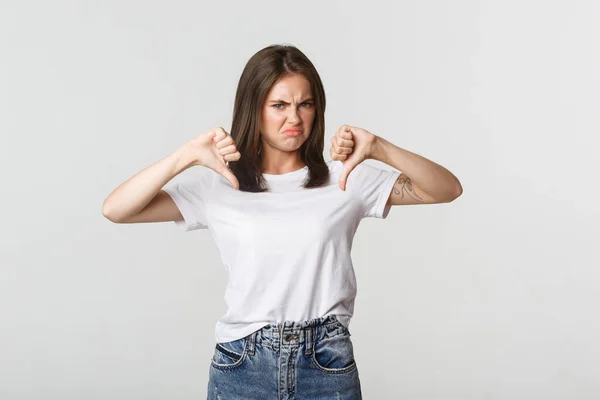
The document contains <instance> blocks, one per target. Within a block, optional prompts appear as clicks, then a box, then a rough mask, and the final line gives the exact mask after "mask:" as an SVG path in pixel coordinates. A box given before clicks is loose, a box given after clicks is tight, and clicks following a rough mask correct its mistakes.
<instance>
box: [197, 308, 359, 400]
mask: <svg viewBox="0 0 600 400" xmlns="http://www.w3.org/2000/svg"><path fill="white" fill-rule="evenodd" d="M207 399H208V400H242V399H243V400H329V399H332V400H334V399H335V400H361V399H362V395H361V388H360V380H359V377H358V369H357V367H356V361H355V360H354V350H353V346H352V341H351V340H350V331H349V330H348V329H347V328H346V327H345V326H344V325H343V324H342V323H341V322H340V321H338V319H337V318H336V317H335V316H334V315H328V316H326V317H322V318H315V319H311V320H307V321H286V322H282V323H278V324H270V325H266V326H264V327H263V328H261V329H259V330H257V331H256V332H253V333H251V334H250V335H248V336H246V337H244V338H241V339H238V340H234V341H231V342H225V343H217V344H216V346H215V350H214V354H213V356H212V359H211V363H210V370H209V382H208V397H207Z"/></svg>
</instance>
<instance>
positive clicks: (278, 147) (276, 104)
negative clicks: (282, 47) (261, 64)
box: [261, 74, 315, 158]
mask: <svg viewBox="0 0 600 400" xmlns="http://www.w3.org/2000/svg"><path fill="white" fill-rule="evenodd" d="M314 120H315V104H314V101H313V98H312V91H311V86H310V82H309V81H308V80H307V79H306V78H305V77H304V76H303V75H301V74H293V75H286V76H285V77H283V78H281V79H280V80H279V81H278V82H276V83H275V84H274V85H273V87H272V88H271V90H270V91H269V93H268V94H267V98H266V100H265V103H264V105H263V109H262V114H261V139H262V149H263V150H262V151H263V152H264V153H265V154H263V157H270V156H275V158H280V156H281V154H277V153H281V152H296V151H297V150H298V149H300V147H301V146H302V144H303V143H304V142H305V141H306V140H307V139H308V136H309V135H310V132H311V130H312V126H313V121H314ZM283 157H284V158H285V157H286V156H285V155H283Z"/></svg>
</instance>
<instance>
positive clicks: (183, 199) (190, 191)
mask: <svg viewBox="0 0 600 400" xmlns="http://www.w3.org/2000/svg"><path fill="white" fill-rule="evenodd" d="M209 178H210V176H209V174H204V176H201V177H196V178H193V179H190V178H188V179H187V180H182V181H180V182H174V183H171V184H167V185H166V186H165V187H164V188H163V189H162V190H164V191H165V192H167V193H168V194H169V196H171V198H172V199H173V201H174V202H175V204H176V205H177V208H179V212H181V215H182V216H183V221H175V225H176V226H177V227H179V228H180V229H182V230H183V231H186V232H187V231H192V230H196V229H207V228H208V223H207V220H206V209H205V204H206V198H207V196H208V195H209V193H210V187H208V186H209V185H208V181H209Z"/></svg>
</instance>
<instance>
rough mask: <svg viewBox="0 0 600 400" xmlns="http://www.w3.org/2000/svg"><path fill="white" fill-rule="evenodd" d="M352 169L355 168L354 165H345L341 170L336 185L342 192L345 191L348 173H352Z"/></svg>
mask: <svg viewBox="0 0 600 400" xmlns="http://www.w3.org/2000/svg"><path fill="white" fill-rule="evenodd" d="M354 167H356V164H349V163H346V164H344V166H343V168H342V172H341V173H340V179H339V181H338V184H339V186H340V189H342V190H343V191H346V182H347V181H348V175H350V172H352V170H353V169H354Z"/></svg>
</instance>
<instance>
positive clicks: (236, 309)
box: [163, 160, 400, 342]
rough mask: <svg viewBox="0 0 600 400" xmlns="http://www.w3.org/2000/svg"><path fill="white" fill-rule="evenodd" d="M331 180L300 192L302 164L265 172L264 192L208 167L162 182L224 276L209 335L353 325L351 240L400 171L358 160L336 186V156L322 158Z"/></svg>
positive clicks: (380, 209)
mask: <svg viewBox="0 0 600 400" xmlns="http://www.w3.org/2000/svg"><path fill="white" fill-rule="evenodd" d="M327 164H328V166H329V170H330V180H329V183H328V184H327V185H325V186H323V187H319V188H311V189H305V188H303V187H302V183H303V182H304V180H305V179H306V177H307V173H308V167H304V168H302V169H299V170H296V171H293V172H289V173H286V174H280V175H272V174H263V176H264V177H265V179H266V181H267V183H268V186H269V191H268V192H263V193H250V192H243V191H239V190H235V189H233V187H232V186H231V184H230V183H229V182H228V181H227V180H226V179H225V178H224V177H223V176H221V175H219V174H217V173H216V172H214V171H213V170H211V169H209V168H206V169H207V173H206V174H205V175H203V176H202V177H200V178H197V179H193V180H188V181H183V182H181V183H173V184H170V185H166V186H165V187H164V188H163V189H164V190H165V191H166V192H167V193H168V194H169V195H170V196H171V197H172V198H173V200H174V202H175V204H177V206H178V208H179V210H180V212H181V214H182V215H183V217H184V220H183V221H175V224H176V225H177V226H179V227H181V228H182V229H183V230H185V231H190V230H194V229H209V230H210V232H211V234H212V237H213V239H214V241H215V243H216V245H217V247H218V249H219V251H220V254H221V260H222V262H223V265H224V266H225V268H226V269H227V272H228V282H227V287H226V290H225V302H226V304H227V307H228V310H227V312H226V313H225V315H223V316H222V317H221V318H220V319H219V320H218V321H217V324H216V328H215V340H216V341H217V342H228V341H232V340H237V339H240V338H242V337H245V336H247V335H249V334H250V333H252V332H254V331H256V330H258V329H260V328H262V327H263V326H265V325H267V324H272V323H280V322H283V321H303V320H308V319H313V318H319V317H324V316H327V315H329V314H333V315H335V316H336V317H337V318H338V319H339V321H340V322H341V323H342V324H343V325H344V326H346V327H348V325H349V324H350V319H351V318H352V315H353V311H354V299H355V297H356V278H355V275H354V267H353V265H352V260H351V258H350V252H351V249H352V239H353V237H354V234H355V232H356V229H357V228H358V225H359V222H360V220H361V219H362V218H365V217H375V218H386V217H387V215H388V213H389V211H390V208H391V206H387V205H386V202H387V199H388V197H389V195H390V192H391V190H392V187H393V186H394V183H395V181H396V179H397V178H398V176H399V175H400V172H399V171H395V170H385V169H380V168H376V167H374V166H371V165H368V164H366V163H365V162H362V163H361V164H359V165H358V166H356V168H354V170H352V172H350V175H349V176H348V180H347V182H346V191H343V190H341V189H340V188H339V186H338V179H339V176H340V172H341V170H342V162H341V161H334V160H330V161H327Z"/></svg>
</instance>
